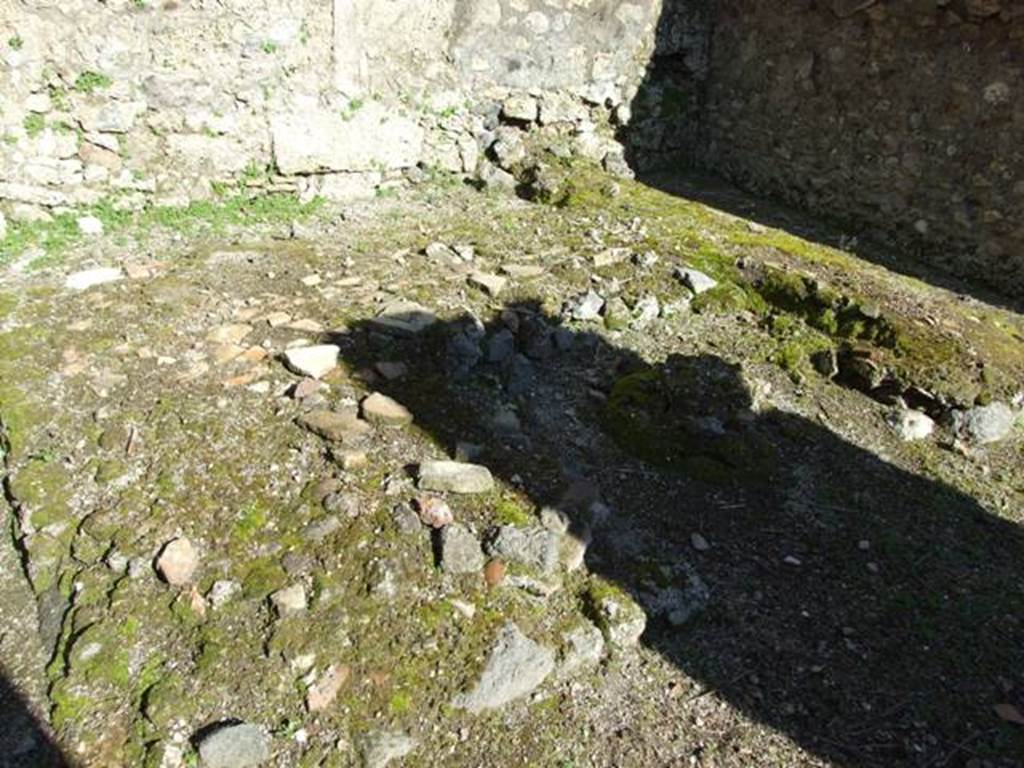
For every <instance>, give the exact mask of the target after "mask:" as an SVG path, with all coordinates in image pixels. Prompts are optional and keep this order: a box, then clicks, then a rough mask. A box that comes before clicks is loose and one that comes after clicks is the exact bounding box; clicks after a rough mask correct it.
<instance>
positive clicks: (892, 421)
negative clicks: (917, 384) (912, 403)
mask: <svg viewBox="0 0 1024 768" xmlns="http://www.w3.org/2000/svg"><path fill="white" fill-rule="evenodd" d="M889 425H890V426H891V427H892V428H893V429H894V430H895V431H896V434H897V435H899V437H900V439H901V440H906V441H908V442H909V441H911V440H924V439H925V438H926V437H928V436H929V435H931V434H932V432H934V431H935V422H934V421H932V419H931V418H930V417H929V416H928V415H927V414H925V413H921V412H920V411H912V410H901V411H898V412H896V413H893V414H891V415H890V417H889Z"/></svg>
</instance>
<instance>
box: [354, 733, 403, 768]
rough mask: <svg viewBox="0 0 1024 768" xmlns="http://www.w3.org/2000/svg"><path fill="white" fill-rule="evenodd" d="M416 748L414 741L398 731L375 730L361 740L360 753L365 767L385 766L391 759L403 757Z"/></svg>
mask: <svg viewBox="0 0 1024 768" xmlns="http://www.w3.org/2000/svg"><path fill="white" fill-rule="evenodd" d="M415 748H416V742H415V741H414V740H413V739H412V738H410V737H409V736H408V735H406V734H404V733H400V732H398V731H375V732H374V733H371V734H368V735H367V736H365V737H364V738H363V740H362V744H361V746H360V750H359V751H360V753H361V754H362V756H363V763H364V764H365V766H366V768H385V766H386V765H387V764H388V763H390V762H391V761H392V760H398V759H400V758H403V757H405V756H406V755H408V754H409V753H410V752H412V751H413V750H414V749H415Z"/></svg>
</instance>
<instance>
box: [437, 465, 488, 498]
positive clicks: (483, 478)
mask: <svg viewBox="0 0 1024 768" xmlns="http://www.w3.org/2000/svg"><path fill="white" fill-rule="evenodd" d="M419 487H420V488H422V489H423V490H425V491H449V492H451V493H487V492H488V491H490V490H491V489H492V488H494V478H493V477H492V476H491V471H490V470H489V469H487V467H484V466H481V465H479V464H466V463H463V462H461V461H424V462H423V463H422V464H420V472H419Z"/></svg>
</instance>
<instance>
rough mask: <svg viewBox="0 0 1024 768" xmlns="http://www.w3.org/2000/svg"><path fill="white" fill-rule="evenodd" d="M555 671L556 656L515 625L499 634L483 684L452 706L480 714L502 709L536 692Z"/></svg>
mask: <svg viewBox="0 0 1024 768" xmlns="http://www.w3.org/2000/svg"><path fill="white" fill-rule="evenodd" d="M554 668H555V652H554V651H553V650H552V649H550V648H547V647H545V646H543V645H541V644H540V643H536V642H534V641H533V640H531V639H530V638H528V637H527V636H526V635H524V634H523V633H522V631H521V630H520V629H519V627H517V626H516V625H515V624H513V623H512V622H509V623H508V624H506V625H505V626H504V627H503V628H502V630H501V632H500V633H499V634H498V642H497V644H496V645H495V646H494V650H492V651H491V655H490V657H489V658H488V659H487V664H486V666H485V667H484V671H483V674H482V675H481V676H480V681H479V682H478V683H477V684H476V686H475V687H474V688H473V690H471V691H468V692H467V693H462V694H459V695H458V696H456V697H455V699H454V700H453V701H452V705H453V706H455V707H458V708H460V709H466V710H469V711H470V712H472V713H473V714H479V713H480V712H483V711H484V710H487V709H498V708H500V707H503V706H505V705H506V704H508V703H509V702H511V701H514V700H515V699H518V698H520V697H522V696H525V695H527V694H528V693H530V692H532V691H533V690H535V689H536V688H537V687H538V686H539V685H540V684H541V683H543V682H544V680H545V679H546V678H547V676H548V675H550V674H551V672H552V670H554Z"/></svg>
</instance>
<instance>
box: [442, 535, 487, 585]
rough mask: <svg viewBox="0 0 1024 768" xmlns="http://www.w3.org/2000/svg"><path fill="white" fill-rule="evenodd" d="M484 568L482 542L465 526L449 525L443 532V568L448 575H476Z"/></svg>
mask: <svg viewBox="0 0 1024 768" xmlns="http://www.w3.org/2000/svg"><path fill="white" fill-rule="evenodd" d="M483 567H484V553H483V550H482V549H480V542H479V540H477V538H476V536H474V535H473V533H472V531H470V530H469V529H468V528H466V527H465V526H464V525H458V524H453V525H448V526H446V527H445V528H444V529H442V531H441V568H442V569H444V570H445V571H446V572H447V573H476V574H479V573H480V570H481V569H482V568H483Z"/></svg>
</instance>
